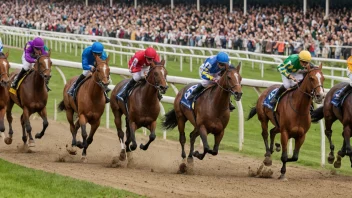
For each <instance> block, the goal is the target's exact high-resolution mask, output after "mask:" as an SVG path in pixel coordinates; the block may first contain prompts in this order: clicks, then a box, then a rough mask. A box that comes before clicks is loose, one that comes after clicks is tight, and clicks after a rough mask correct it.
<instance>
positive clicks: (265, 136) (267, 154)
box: [260, 120, 271, 157]
mask: <svg viewBox="0 0 352 198" xmlns="http://www.w3.org/2000/svg"><path fill="white" fill-rule="evenodd" d="M260 123H261V125H262V137H263V141H264V145H265V151H266V152H265V155H264V157H270V156H271V152H270V149H269V143H268V137H269V133H268V120H264V121H261V122H260Z"/></svg>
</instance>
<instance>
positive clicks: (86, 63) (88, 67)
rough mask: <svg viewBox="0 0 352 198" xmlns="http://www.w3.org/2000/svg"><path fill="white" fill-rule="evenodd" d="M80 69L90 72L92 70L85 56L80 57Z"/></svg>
mask: <svg viewBox="0 0 352 198" xmlns="http://www.w3.org/2000/svg"><path fill="white" fill-rule="evenodd" d="M82 67H83V70H91V68H92V66H91V65H89V61H88V57H87V56H86V55H85V54H83V55H82Z"/></svg>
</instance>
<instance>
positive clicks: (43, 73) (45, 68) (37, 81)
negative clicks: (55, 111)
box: [5, 51, 52, 147]
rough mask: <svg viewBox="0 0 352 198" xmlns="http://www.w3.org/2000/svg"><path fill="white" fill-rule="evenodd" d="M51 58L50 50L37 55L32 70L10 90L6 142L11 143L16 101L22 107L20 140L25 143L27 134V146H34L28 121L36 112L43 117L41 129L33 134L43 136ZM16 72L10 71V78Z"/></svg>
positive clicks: (37, 136)
mask: <svg viewBox="0 0 352 198" xmlns="http://www.w3.org/2000/svg"><path fill="white" fill-rule="evenodd" d="M51 65H52V62H51V59H50V51H49V53H48V55H41V56H38V58H37V61H36V62H35V64H34V67H33V71H32V72H31V73H29V74H28V75H27V77H26V78H25V79H24V80H23V81H22V83H21V84H20V85H19V87H18V89H17V93H16V94H14V93H11V92H10V101H9V102H8V106H7V110H6V117H7V121H8V122H9V127H10V130H9V137H7V138H6V139H5V142H6V144H11V143H12V135H13V129H12V120H13V118H12V113H11V111H12V108H13V105H14V104H15V103H16V104H17V105H18V106H19V107H21V108H22V109H23V113H22V115H21V125H22V133H23V135H22V141H23V142H24V143H25V144H26V143H27V139H28V138H27V135H26V131H27V133H28V136H29V143H28V146H31V147H33V146H35V144H34V139H33V137H32V127H31V123H30V122H29V117H30V116H31V115H32V114H33V113H38V114H39V115H40V117H41V118H42V119H43V129H42V131H41V132H40V133H37V134H36V135H35V138H37V139H40V138H42V137H43V136H44V133H45V130H46V128H47V127H48V125H49V123H48V119H47V113H46V103H47V100H48V91H47V84H48V83H49V80H50V78H51ZM17 73H18V71H17V72H12V73H11V80H13V79H14V77H15V75H16V74H17Z"/></svg>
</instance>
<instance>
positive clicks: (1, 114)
mask: <svg viewBox="0 0 352 198" xmlns="http://www.w3.org/2000/svg"><path fill="white" fill-rule="evenodd" d="M5 113H6V108H3V109H1V110H0V132H4V131H5V123H4V118H5Z"/></svg>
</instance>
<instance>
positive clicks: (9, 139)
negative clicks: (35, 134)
mask: <svg viewBox="0 0 352 198" xmlns="http://www.w3.org/2000/svg"><path fill="white" fill-rule="evenodd" d="M14 104H15V103H14V102H13V101H12V100H10V101H9V103H8V104H7V109H6V118H7V122H8V123H9V136H8V137H6V138H5V143H6V144H11V143H12V136H13V129H12V121H13V117H12V112H11V111H12V108H13V105H14Z"/></svg>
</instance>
